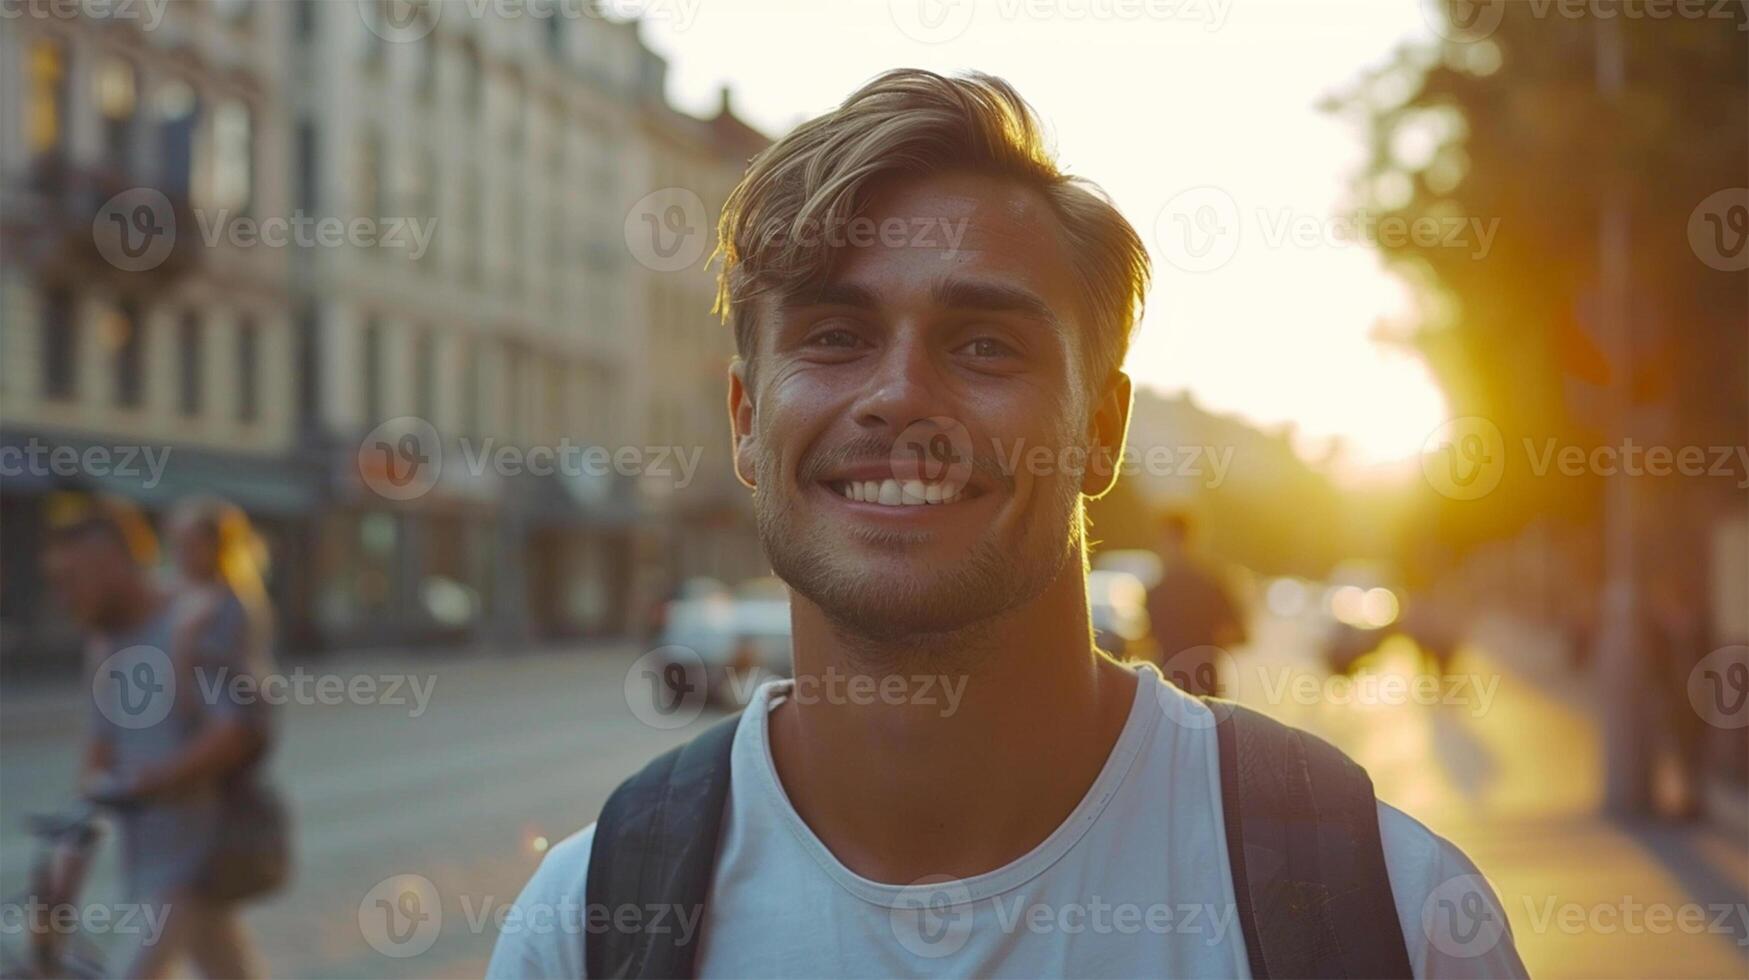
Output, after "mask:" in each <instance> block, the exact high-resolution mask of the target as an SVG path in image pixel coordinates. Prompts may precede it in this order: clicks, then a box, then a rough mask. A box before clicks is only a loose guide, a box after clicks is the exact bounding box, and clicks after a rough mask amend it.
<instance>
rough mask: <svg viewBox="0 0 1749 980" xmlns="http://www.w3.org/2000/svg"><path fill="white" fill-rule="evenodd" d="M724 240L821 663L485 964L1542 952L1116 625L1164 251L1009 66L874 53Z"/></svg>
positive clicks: (1359, 779) (1511, 955)
mask: <svg viewBox="0 0 1749 980" xmlns="http://www.w3.org/2000/svg"><path fill="white" fill-rule="evenodd" d="M859 229H860V233H859ZM931 229H932V230H934V231H933V233H931V234H923V233H922V232H923V231H924V230H931ZM719 246H720V254H721V256H722V260H723V268H722V280H721V285H722V293H721V300H722V303H721V305H722V307H723V309H724V311H725V313H727V315H728V316H729V317H730V318H731V319H732V321H733V324H734V330H735V338H736V343H737V348H738V351H739V356H738V357H737V358H736V359H735V361H734V363H733V365H732V366H731V368H730V372H729V395H728V407H729V419H730V424H731V427H732V432H733V438H734V460H735V466H736V470H737V473H738V474H739V475H740V477H741V479H742V480H743V482H745V483H746V484H747V485H748V486H749V487H750V488H752V491H753V499H754V504H755V510H756V512H757V515H758V521H759V530H760V536H761V540H762V541H763V543H764V547H765V550H766V552H767V555H768V557H769V558H770V561H771V565H772V567H773V569H774V570H775V571H776V572H777V574H778V575H779V576H780V577H781V578H783V580H784V581H785V582H787V583H788V584H789V586H790V589H791V591H792V597H793V603H792V605H793V619H794V631H793V632H794V653H795V674H796V680H795V681H782V682H772V683H769V684H767V685H765V686H764V687H762V688H760V690H759V691H758V692H757V694H756V695H755V697H754V698H753V699H752V702H751V703H750V705H749V706H748V707H747V709H746V710H745V711H744V712H743V713H742V714H741V715H740V716H739V717H737V718H733V719H729V720H727V721H725V722H722V723H719V724H718V725H717V726H716V727H714V728H712V729H711V730H709V731H708V732H706V733H705V734H703V735H701V736H699V737H698V738H697V739H695V740H694V741H693V742H691V743H689V744H688V745H686V746H684V747H682V748H681V749H678V750H675V751H674V752H672V753H669V754H668V755H666V756H663V757H662V758H660V759H658V760H656V761H655V762H654V763H652V764H651V765H650V766H649V767H648V768H646V769H645V770H644V771H643V772H642V773H640V774H638V775H637V776H635V777H633V778H632V779H630V780H628V781H627V782H626V783H625V784H623V785H622V786H621V787H620V789H619V790H618V791H616V792H615V794H614V795H613V797H612V798H611V799H610V800H609V801H608V803H607V805H606V806H605V807H604V808H603V811H602V815H601V818H600V820H599V821H598V822H597V823H596V824H593V825H591V826H590V827H587V828H585V829H584V830H583V831H582V832H581V833H579V834H577V835H575V836H573V837H571V838H570V839H568V840H566V841H565V842H563V843H561V844H560V845H558V846H557V847H555V848H554V849H553V850H552V852H551V853H550V854H549V855H548V856H547V858H546V860H545V861H544V862H543V864H542V866H541V868H540V869H539V870H538V871H537V872H536V874H535V876H534V878H533V879H532V880H531V881H530V882H529V884H528V886H527V888H526V889H525V890H524V892H523V894H522V896H521V897H520V898H519V899H518V903H517V908H516V912H515V914H514V915H513V916H511V917H510V918H509V919H507V920H506V926H505V928H504V929H503V931H502V934H501V937H500V939H499V943H498V948H497V950H496V952H495V954H494V956H493V960H492V963H491V967H490V970H489V973H490V975H492V976H498V977H576V976H583V975H590V976H674V975H684V974H698V975H714V976H736V977H767V976H771V977H782V976H810V977H818V976H925V975H942V976H992V975H1024V976H1051V975H1074V976H1198V977H1215V976H1245V975H1273V976H1313V975H1316V976H1390V975H1404V976H1406V975H1409V974H1411V973H1413V974H1414V975H1416V976H1491V977H1500V976H1515V975H1520V974H1522V973H1523V967H1522V965H1521V964H1520V963H1519V961H1518V957H1517V954H1516V953H1515V952H1514V950H1513V946H1512V941H1511V937H1510V935H1509V933H1508V932H1507V930H1506V927H1505V916H1504V915H1503V914H1502V912H1501V910H1500V908H1499V905H1498V902H1497V900H1496V898H1495V896H1494V894H1493V892H1492V890H1491V889H1489V887H1488V886H1487V884H1486V883H1485V882H1484V881H1483V880H1482V879H1481V877H1480V876H1479V874H1478V873H1477V872H1476V870H1475V868H1474V867H1473V866H1472V865H1471V864H1470V862H1469V861H1468V860H1466V859H1465V858H1464V856H1463V855H1462V854H1461V853H1459V852H1458V851H1457V850H1456V849H1455V848H1453V847H1452V846H1451V845H1450V844H1448V843H1446V842H1445V841H1443V840H1441V839H1440V838H1438V837H1436V836H1435V835H1433V834H1432V833H1430V832H1429V831H1427V830H1426V829H1425V828H1424V827H1422V826H1421V825H1420V824H1419V823H1416V822H1415V821H1414V820H1412V819H1410V818H1409V817H1407V816H1404V815H1403V814H1402V813H1400V812H1398V811H1396V810H1394V809H1392V808H1390V807H1388V806H1386V805H1384V804H1382V803H1378V802H1377V801H1376V800H1375V799H1374V798H1373V794H1372V789H1371V784H1370V782H1369V781H1368V780H1367V779H1366V777H1365V775H1364V773H1363V772H1362V771H1361V770H1360V769H1359V768H1358V767H1356V766H1354V765H1353V764H1352V763H1350V762H1348V760H1346V759H1345V758H1343V757H1342V756H1341V755H1340V753H1338V752H1336V750H1334V749H1332V748H1330V747H1329V746H1328V745H1326V744H1325V743H1322V742H1319V741H1318V740H1316V739H1313V738H1311V737H1310V736H1306V735H1304V734H1303V733H1299V732H1297V731H1295V730H1293V729H1289V728H1285V727H1283V726H1280V725H1277V724H1275V723H1274V722H1271V721H1269V720H1268V719H1266V718H1263V717H1262V716H1261V715H1257V714H1255V713H1252V712H1249V711H1246V710H1245V709H1242V708H1238V707H1236V706H1233V705H1230V704H1226V703H1224V702H1218V701H1204V700H1200V699H1197V698H1194V697H1191V696H1190V695H1187V694H1185V693H1184V692H1182V691H1179V690H1178V689H1176V688H1174V687H1172V686H1171V685H1170V684H1168V683H1166V682H1165V681H1164V680H1162V678H1161V677H1160V675H1159V674H1158V673H1157V672H1156V671H1155V670H1153V669H1152V668H1151V667H1136V666H1133V665H1125V664H1120V663H1118V662H1116V661H1113V660H1111V659H1109V658H1108V657H1105V656H1103V655H1102V654H1100V653H1099V652H1098V651H1097V649H1096V648H1095V646H1094V644H1093V640H1092V635H1091V627H1090V622H1089V612H1088V600H1087V592H1086V563H1087V540H1086V533H1085V526H1084V518H1083V501H1084V500H1085V499H1087V498H1090V497H1096V496H1098V495H1100V494H1102V493H1104V492H1105V491H1106V490H1108V489H1109V488H1110V486H1111V484H1112V482H1113V480H1114V479H1115V470H1116V466H1115V461H1116V459H1117V457H1118V456H1119V454H1120V453H1121V452H1122V449H1123V442H1124V436H1125V429H1126V426H1127V423H1128V418H1129V410H1130V381H1129V378H1128V377H1127V376H1126V375H1125V374H1124V373H1123V371H1122V370H1121V367H1122V363H1123V358H1124V353H1125V351H1126V349H1127V347H1128V343H1129V336H1130V333H1131V331H1132V329H1133V327H1134V325H1135V323H1136V319H1137V315H1138V312H1139V308H1140V304H1141V299H1142V296H1143V294H1144V292H1145V288H1146V284H1147V278H1148V258H1147V253H1146V251H1145V249H1144V248H1143V245H1142V242H1141V240H1140V239H1139V238H1138V237H1137V235H1136V233H1135V231H1134V229H1132V228H1131V227H1130V225H1129V224H1128V223H1127V222H1126V221H1125V220H1124V218H1123V217H1122V216H1121V215H1120V214H1119V213H1118V211H1117V210H1116V208H1114V207H1113V206H1112V205H1111V204H1110V203H1109V201H1107V200H1106V199H1105V198H1104V197H1103V196H1102V195H1101V194H1099V193H1098V192H1097V191H1096V190H1094V189H1093V188H1091V187H1090V186H1089V185H1087V184H1085V183H1083V182H1081V181H1079V180H1077V179H1075V178H1071V177H1068V176H1066V175H1065V174H1063V173H1062V172H1061V171H1060V170H1059V169H1058V168H1057V166H1056V164H1055V163H1054V161H1053V160H1052V158H1051V157H1050V155H1049V154H1048V153H1047V151H1046V150H1045V149H1044V147H1043V142H1042V140H1041V138H1040V134H1039V124H1038V122H1037V120H1036V119H1035V118H1034V116H1033V115H1032V112H1031V110H1030V109H1029V107H1028V106H1027V105H1026V103H1025V102H1024V101H1023V100H1022V99H1021V98H1020V97H1019V96H1018V95H1017V94H1016V93H1015V92H1014V90H1013V89H1012V88H1010V87H1009V86H1008V85H1007V84H1006V83H1004V82H1002V81H1000V80H998V79H994V78H990V77H987V76H980V75H973V76H969V77H965V78H945V77H942V76H939V75H936V74H932V73H929V72H924V71H911V70H905V71H894V72H890V73H888V74H886V75H883V76H881V77H880V78H878V79H876V80H875V81H873V82H871V83H870V84H869V85H867V86H865V87H864V88H863V89H861V90H860V91H858V92H856V93H855V94H853V95H852V96H850V98H849V99H848V100H846V101H845V102H844V104H843V105H842V106H840V107H839V108H838V109H837V110H835V111H833V112H831V113H828V114H826V115H825V116H822V117H820V118H818V119H815V120H813V121H811V122H809V123H806V124H804V125H803V126H801V127H799V128H798V129H796V130H795V131H794V132H793V133H791V134H790V135H788V136H787V137H785V138H784V139H782V140H781V141H779V142H778V143H777V144H775V145H774V146H772V147H771V148H770V149H769V150H768V151H767V152H765V153H764V154H763V155H761V156H760V157H759V158H758V159H756V160H755V161H754V162H753V164H752V166H751V168H750V169H749V171H748V173H747V175H746V177H745V179H744V180H743V181H742V183H741V185H740V186H739V187H738V188H737V189H736V191H735V193H734V194H733V195H732V196H731V198H730V200H729V203H728V205H727V207H726V208H725V212H724V216H723V220H722V226H721V235H720V242H719ZM1016 445H1021V446H1024V447H1028V448H1030V447H1044V449H1045V450H1047V451H1046V452H1044V453H1042V454H1039V455H1037V456H1031V455H1030V454H1020V456H1019V457H1015V456H1012V455H1010V456H1008V457H1007V458H1010V459H1012V458H1041V459H1047V460H1058V461H1064V465H1050V466H1030V465H1029V466H1019V467H1016V466H1013V465H1008V466H1004V465H1003V459H1004V458H1005V457H1004V454H1003V453H1001V452H999V451H998V449H1000V448H1001V447H1013V446H1016ZM842 676H848V677H849V678H850V683H849V684H848V685H844V684H838V685H823V684H822V683H821V681H822V679H823V678H828V677H842ZM859 680H860V681H862V682H863V683H862V684H861V685H860V689H861V690H862V691H864V692H865V693H868V692H879V696H868V697H854V696H851V694H853V693H854V692H855V691H856V690H858V689H859V688H858V685H857V684H856V682H857V681H859ZM944 685H949V686H955V687H957V688H958V689H959V690H960V696H959V697H958V699H957V700H956V701H954V702H953V703H952V706H951V708H944V702H943V700H942V699H941V698H938V697H935V696H927V697H926V696H925V692H926V691H927V692H934V691H939V690H942V689H943V686H944ZM834 691H836V692H839V693H838V694H833V693H831V692H834ZM822 692H825V693H822Z"/></svg>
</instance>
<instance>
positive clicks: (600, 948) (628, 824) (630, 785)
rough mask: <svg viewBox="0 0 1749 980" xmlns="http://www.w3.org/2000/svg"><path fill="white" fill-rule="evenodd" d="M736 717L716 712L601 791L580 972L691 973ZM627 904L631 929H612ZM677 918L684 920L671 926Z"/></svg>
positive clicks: (628, 974)
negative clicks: (715, 717) (708, 722)
mask: <svg viewBox="0 0 1749 980" xmlns="http://www.w3.org/2000/svg"><path fill="white" fill-rule="evenodd" d="M740 720H741V716H740V715H738V714H737V715H735V716H733V717H730V718H725V719H723V720H722V721H720V722H718V723H716V724H715V725H712V726H711V727H710V728H708V729H706V730H705V731H704V733H703V734H701V735H699V736H698V737H696V738H694V739H693V740H692V741H690V742H688V743H686V744H685V745H682V746H680V747H679V748H676V749H673V750H671V751H669V752H666V753H664V754H663V755H661V756H659V757H658V758H657V759H656V760H655V761H653V762H651V763H650V764H649V765H647V766H645V767H644V768H643V770H642V771H641V772H639V773H638V774H637V775H635V776H633V777H631V778H630V779H628V780H626V781H625V782H623V783H621V784H620V786H619V788H618V789H616V790H614V791H613V795H612V796H610V797H608V798H607V804H606V805H605V806H603V807H602V808H601V817H600V818H599V819H597V820H596V822H595V841H594V843H593V845H591V847H590V850H589V878H588V882H587V884H586V885H585V895H586V899H585V900H586V902H587V904H588V908H587V909H586V910H585V918H584V921H585V923H587V924H588V928H586V929H585V930H584V933H583V934H584V936H585V937H586V938H585V940H584V970H585V975H587V976H589V977H592V978H602V977H688V976H692V975H693V958H694V956H695V955H696V954H697V949H698V934H699V929H698V928H696V926H697V925H698V924H699V923H702V922H703V921H704V918H703V916H704V904H705V898H706V896H707V895H708V894H709V892H710V885H711V871H712V869H713V868H714V867H715V865H716V860H717V834H718V831H719V830H720V828H721V826H722V822H723V804H724V801H725V800H727V799H728V795H729V750H730V748H731V746H732V745H733V744H734V741H735V727H736V725H738V724H739V723H740ZM628 908H629V909H633V910H636V913H637V914H636V916H635V917H631V918H630V921H634V922H637V923H639V927H638V928H637V929H635V930H624V929H620V928H617V927H616V926H615V923H616V922H618V921H620V918H619V917H620V916H621V915H622V914H623V915H626V916H630V915H631V914H630V912H622V911H621V910H624V909H628ZM681 917H685V921H688V922H690V923H692V924H693V926H694V927H693V928H691V929H681V928H679V927H678V923H679V922H680V921H681ZM646 926H648V928H646Z"/></svg>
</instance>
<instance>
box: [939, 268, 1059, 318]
mask: <svg viewBox="0 0 1749 980" xmlns="http://www.w3.org/2000/svg"><path fill="white" fill-rule="evenodd" d="M930 298H931V299H933V300H934V301H935V302H936V303H937V304H939V305H941V306H945V307H948V308H949V309H955V310H982V311H984V312H987V313H1019V314H1021V315H1022V316H1026V317H1030V318H1032V319H1034V320H1038V321H1040V322H1042V323H1047V324H1050V325H1051V326H1059V327H1060V326H1061V324H1062V321H1061V320H1060V319H1059V318H1058V316H1057V311H1055V310H1053V309H1051V305H1050V304H1049V303H1046V302H1045V301H1044V300H1043V299H1041V298H1040V297H1039V295H1038V294H1037V293H1035V292H1033V291H1032V290H1030V289H1026V288H1024V287H1021V286H1011V285H1009V284H1007V283H1000V282H980V281H978V280H973V279H944V280H942V281H940V282H937V283H936V284H935V288H934V289H933V290H931V291H930Z"/></svg>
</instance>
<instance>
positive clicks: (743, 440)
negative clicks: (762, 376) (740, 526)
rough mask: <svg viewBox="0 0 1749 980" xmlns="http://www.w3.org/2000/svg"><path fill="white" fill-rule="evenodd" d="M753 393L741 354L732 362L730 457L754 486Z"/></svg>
mask: <svg viewBox="0 0 1749 980" xmlns="http://www.w3.org/2000/svg"><path fill="white" fill-rule="evenodd" d="M753 453H754V445H753V395H752V392H751V391H749V389H748V387H747V362H746V361H744V360H742V359H741V356H740V355H739V354H737V355H735V357H734V359H733V360H731V361H729V459H730V461H731V462H732V463H733V464H734V467H735V479H737V480H740V481H741V483H742V485H743V486H745V487H746V488H747V489H749V490H752V489H754V482H753V477H752V476H750V475H749V474H751V473H753V472H755V468H754V466H753Z"/></svg>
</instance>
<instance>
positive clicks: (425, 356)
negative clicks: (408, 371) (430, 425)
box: [413, 330, 437, 422]
mask: <svg viewBox="0 0 1749 980" xmlns="http://www.w3.org/2000/svg"><path fill="white" fill-rule="evenodd" d="M435 341H436V338H434V337H433V336H432V335H431V331H429V330H420V331H419V332H418V334H416V335H415V337H414V340H413V385H414V391H413V404H414V405H415V406H416V407H415V408H414V411H415V412H416V413H417V414H418V415H419V417H420V418H422V419H424V420H425V421H427V422H433V421H435V418H436V412H437V345H436V342H435Z"/></svg>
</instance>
